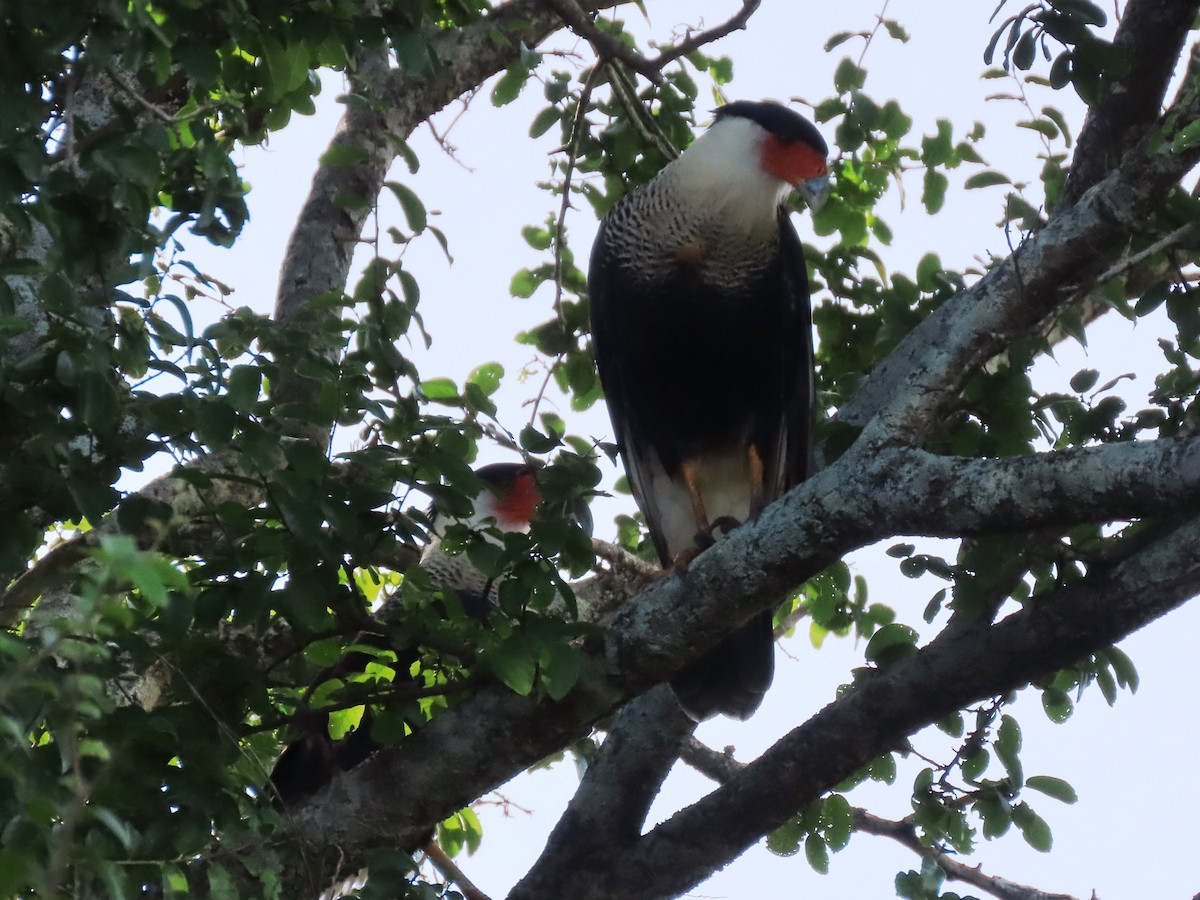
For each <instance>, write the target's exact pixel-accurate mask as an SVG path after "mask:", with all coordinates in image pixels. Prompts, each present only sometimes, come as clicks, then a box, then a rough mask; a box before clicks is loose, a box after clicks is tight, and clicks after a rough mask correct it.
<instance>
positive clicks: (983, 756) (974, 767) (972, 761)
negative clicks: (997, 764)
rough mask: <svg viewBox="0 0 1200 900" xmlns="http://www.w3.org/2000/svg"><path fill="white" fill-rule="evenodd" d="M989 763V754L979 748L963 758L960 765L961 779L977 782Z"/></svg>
mask: <svg viewBox="0 0 1200 900" xmlns="http://www.w3.org/2000/svg"><path fill="white" fill-rule="evenodd" d="M990 761H991V754H989V753H988V752H987V750H986V749H985V748H983V747H980V748H979V749H978V750H976V751H975V752H974V753H971V754H968V755H967V756H965V757H963V761H962V764H961V768H962V774H963V778H965V779H966V780H967V781H978V780H979V776H980V775H982V774H983V773H984V772H985V771H987V767H988V763H989V762H990Z"/></svg>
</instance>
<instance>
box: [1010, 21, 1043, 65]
mask: <svg viewBox="0 0 1200 900" xmlns="http://www.w3.org/2000/svg"><path fill="white" fill-rule="evenodd" d="M1036 38H1037V33H1036V32H1035V31H1034V30H1033V29H1032V28H1031V29H1030V30H1029V31H1026V32H1025V33H1024V34H1023V35H1021V38H1020V40H1018V41H1017V46H1016V47H1015V48H1014V49H1013V54H1012V61H1013V65H1014V66H1016V67H1017V68H1018V69H1020V70H1021V71H1028V70H1029V68H1030V67H1031V66H1032V65H1033V59H1034V56H1035V55H1036V53H1037V43H1036Z"/></svg>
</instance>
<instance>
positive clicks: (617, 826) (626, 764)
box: [514, 684, 696, 897]
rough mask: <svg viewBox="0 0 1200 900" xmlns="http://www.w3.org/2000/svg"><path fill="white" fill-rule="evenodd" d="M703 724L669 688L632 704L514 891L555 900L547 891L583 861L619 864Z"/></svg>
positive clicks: (650, 692) (651, 692)
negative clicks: (601, 858) (596, 856)
mask: <svg viewBox="0 0 1200 900" xmlns="http://www.w3.org/2000/svg"><path fill="white" fill-rule="evenodd" d="M695 727H696V723H695V722H693V721H692V720H691V719H690V718H688V716H687V715H685V714H684V712H683V710H682V709H681V708H680V706H679V702H678V701H677V700H676V699H675V695H674V693H673V692H672V691H671V689H670V688H669V687H667V686H666V685H665V684H660V685H659V686H658V687H656V688H654V689H653V690H651V691H648V692H647V693H645V694H643V695H642V696H641V697H638V698H637V699H635V700H633V701H632V702H631V703H629V704H628V705H627V706H626V707H625V708H624V709H623V710H621V713H620V715H619V716H618V718H617V721H616V724H615V725H614V726H613V728H612V730H611V731H610V732H609V734H608V737H607V738H606V739H605V741H604V743H603V744H602V745H601V747H600V752H599V754H598V755H597V757H596V759H595V760H594V761H593V762H592V763H591V765H589V766H588V770H587V773H586V774H585V775H584V777H583V782H582V783H581V784H580V786H579V790H578V791H576V793H575V796H574V797H572V798H571V802H570V803H569V804H568V805H567V809H566V811H565V812H564V813H563V815H562V818H560V819H559V821H558V824H557V825H556V826H555V827H554V831H553V832H551V834H550V837H549V839H548V840H547V841H546V848H545V849H544V850H543V851H542V854H541V856H539V857H538V860H537V862H536V863H534V865H533V868H532V869H530V871H529V873H528V874H527V875H526V876H525V877H524V878H522V879H521V882H520V883H519V884H518V885H517V886H516V888H514V891H515V892H516V893H517V894H522V893H523V894H526V895H528V896H531V897H551V896H555V895H554V893H553V891H550V890H548V889H547V888H546V887H544V886H543V885H542V882H543V881H549V882H550V883H551V884H552V883H553V882H554V881H555V880H557V879H558V878H559V877H560V872H561V870H562V869H564V868H567V869H569V868H570V867H571V866H572V861H573V860H574V859H575V858H576V857H577V856H580V855H587V854H589V853H593V852H597V851H596V849H595V848H602V849H600V851H599V852H601V853H603V854H605V855H606V856H608V857H609V859H610V860H611V864H612V865H617V864H619V861H620V856H621V854H622V853H624V852H626V851H627V850H628V848H629V847H630V846H632V845H633V843H634V842H635V841H636V840H637V839H638V835H640V834H641V830H642V825H643V823H644V822H645V820H646V814H647V813H648V812H649V811H650V804H651V803H652V802H653V801H654V798H655V797H656V796H657V794H658V791H659V788H661V787H662V783H663V779H665V778H666V777H667V773H668V772H669V771H670V770H671V766H672V765H674V763H675V760H676V759H677V758H678V756H679V748H680V745H681V742H686V741H687V740H688V738H689V737H690V735H691V733H692V731H693V730H694V729H695Z"/></svg>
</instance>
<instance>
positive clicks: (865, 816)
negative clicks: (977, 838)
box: [854, 807, 1078, 900]
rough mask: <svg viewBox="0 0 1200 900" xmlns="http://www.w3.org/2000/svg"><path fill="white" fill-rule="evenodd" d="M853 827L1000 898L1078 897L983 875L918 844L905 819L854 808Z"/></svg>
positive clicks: (976, 868) (1061, 899)
mask: <svg viewBox="0 0 1200 900" xmlns="http://www.w3.org/2000/svg"><path fill="white" fill-rule="evenodd" d="M854 830H855V831H862V832H864V833H866V834H874V835H877V836H878V837H886V838H891V839H892V840H893V841H896V842H898V843H900V844H902V845H903V846H905V847H907V848H908V849H910V850H912V851H913V852H914V853H916V854H917V855H918V856H920V857H921V858H922V859H930V860H933V861H934V862H935V863H937V865H938V868H940V869H941V870H942V871H943V872H945V873H946V877H947V878H951V879H953V880H955V881H961V882H963V883H964V884H969V885H971V886H972V887H975V888H979V890H981V891H987V893H989V894H991V895H992V896H993V897H999V898H1000V900H1078V898H1077V897H1074V896H1073V895H1071V894H1051V893H1047V892H1046V891H1043V890H1039V889H1038V888H1035V887H1031V886H1029V885H1027V884H1018V883H1017V882H1015V881H1009V880H1008V879H1007V878H1001V877H1000V876H999V875H985V874H984V872H983V867H982V866H968V865H965V864H963V863H961V862H959V861H958V860H957V859H955V858H954V857H952V856H951V855H950V854H948V853H945V852H943V851H941V850H938V849H937V848H936V847H930V846H928V845H926V844H923V843H921V839H920V838H919V837H918V836H917V830H916V828H915V827H914V826H913V824H912V823H911V822H909V821H907V820H905V821H900V822H894V821H892V820H890V819H883V818H880V817H879V816H876V815H872V814H871V813H869V812H867V811H866V810H864V809H859V808H857V807H855V808H854Z"/></svg>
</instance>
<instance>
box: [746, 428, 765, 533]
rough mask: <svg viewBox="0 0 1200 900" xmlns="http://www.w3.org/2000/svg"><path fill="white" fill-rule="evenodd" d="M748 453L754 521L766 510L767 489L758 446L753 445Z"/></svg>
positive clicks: (751, 511)
mask: <svg viewBox="0 0 1200 900" xmlns="http://www.w3.org/2000/svg"><path fill="white" fill-rule="evenodd" d="M746 453H747V455H748V456H749V457H750V518H751V519H754V518H757V517H758V514H759V513H760V512H762V511H763V509H764V508H766V505H767V488H766V484H764V481H763V475H764V472H763V460H762V456H761V454H759V452H758V447H757V445H755V444H751V445H750V447H749V448H748V449H747V451H746Z"/></svg>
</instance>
